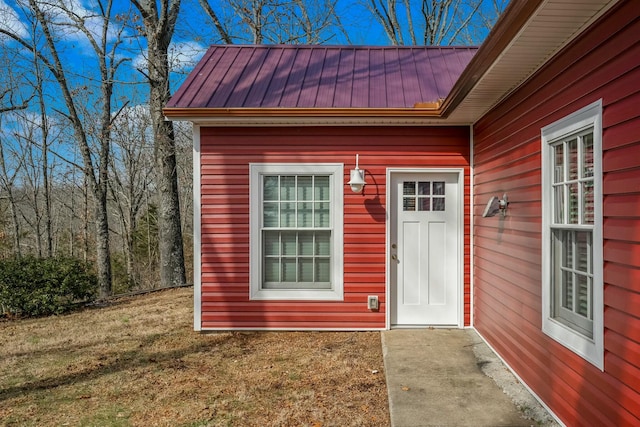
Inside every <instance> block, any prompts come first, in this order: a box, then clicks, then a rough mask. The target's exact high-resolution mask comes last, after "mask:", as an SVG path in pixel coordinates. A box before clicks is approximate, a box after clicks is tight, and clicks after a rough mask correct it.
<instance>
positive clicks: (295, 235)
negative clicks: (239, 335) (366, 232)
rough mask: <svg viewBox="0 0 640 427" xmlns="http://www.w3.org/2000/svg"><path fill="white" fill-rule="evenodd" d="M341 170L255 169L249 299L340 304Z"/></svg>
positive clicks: (303, 166) (255, 166)
mask: <svg viewBox="0 0 640 427" xmlns="http://www.w3.org/2000/svg"><path fill="white" fill-rule="evenodd" d="M342 177H343V166H342V165H341V164H340V165H338V164H320V165H307V164H252V165H251V189H250V192H251V209H250V223H251V224H250V226H251V266H250V268H251V295H252V298H254V299H341V298H342V271H343V269H342V252H343V251H342V186H343V184H342V182H341V179H342Z"/></svg>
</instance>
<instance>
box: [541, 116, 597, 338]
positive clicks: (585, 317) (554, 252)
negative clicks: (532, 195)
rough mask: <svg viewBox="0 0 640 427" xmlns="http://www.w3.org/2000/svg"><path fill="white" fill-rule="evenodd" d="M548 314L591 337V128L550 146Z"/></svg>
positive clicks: (592, 179) (592, 185) (592, 218)
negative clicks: (549, 306) (550, 223)
mask: <svg viewBox="0 0 640 427" xmlns="http://www.w3.org/2000/svg"><path fill="white" fill-rule="evenodd" d="M551 149H552V153H553V159H554V162H553V184H552V187H553V190H552V193H553V208H552V209H553V223H552V225H551V228H552V232H551V236H552V245H551V259H552V277H551V285H552V288H553V292H552V312H553V316H554V318H555V319H557V320H558V321H560V322H563V323H565V324H567V325H568V326H569V327H571V328H573V329H575V330H576V331H578V332H580V333H582V334H584V335H585V336H586V337H588V338H592V337H593V228H594V203H593V202H594V199H593V197H594V175H593V166H594V165H593V128H589V129H586V130H583V131H581V132H579V133H576V134H572V135H569V136H567V137H565V138H562V139H561V140H560V141H556V142H555V143H554V144H553V145H552V148H551Z"/></svg>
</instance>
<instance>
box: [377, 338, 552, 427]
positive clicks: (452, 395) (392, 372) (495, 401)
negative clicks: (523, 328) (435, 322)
mask: <svg viewBox="0 0 640 427" xmlns="http://www.w3.org/2000/svg"><path fill="white" fill-rule="evenodd" d="M382 351H383V356H384V366H385V373H386V379H387V389H388V392H389V408H390V413H391V426H392V427H415V426H532V425H536V426H538V425H544V426H551V425H557V424H555V422H554V421H553V419H552V418H551V417H550V416H549V414H548V413H547V412H546V411H545V410H544V409H543V408H542V407H541V406H540V405H539V403H538V402H537V400H535V399H534V398H533V396H531V394H530V393H529V392H528V391H527V390H526V389H525V388H524V387H523V386H522V385H521V384H520V383H519V382H518V381H517V380H516V378H515V377H514V376H513V375H512V374H511V372H510V371H508V370H507V368H506V367H505V366H504V365H503V364H502V362H501V361H500V360H499V359H498V358H497V357H496V356H495V354H494V353H493V352H492V351H491V350H490V349H489V347H488V346H487V345H486V344H485V343H484V341H482V340H481V338H480V337H479V336H478V334H477V333H476V332H475V331H474V330H472V329H398V330H391V331H385V332H383V333H382ZM491 364H493V366H494V370H495V366H496V364H497V371H498V373H499V375H500V376H501V377H502V378H498V379H497V380H498V382H499V383H503V384H501V386H503V387H504V386H506V387H507V388H511V389H513V390H516V391H511V392H509V391H508V390H505V392H509V393H510V394H512V395H514V394H515V395H518V396H515V395H514V396H512V397H509V396H507V394H505V392H503V390H502V389H501V387H500V386H498V384H496V381H494V380H493V379H492V378H490V377H488V376H487V375H485V373H484V372H483V370H485V371H486V369H487V368H489V367H490V366H489V365H491ZM505 383H506V384H505ZM513 398H515V399H516V401H518V405H516V403H515V402H514V400H512V399H513ZM536 406H537V407H536ZM519 407H520V408H522V409H519ZM527 415H528V416H529V417H531V418H530V419H527V418H525V416H527Z"/></svg>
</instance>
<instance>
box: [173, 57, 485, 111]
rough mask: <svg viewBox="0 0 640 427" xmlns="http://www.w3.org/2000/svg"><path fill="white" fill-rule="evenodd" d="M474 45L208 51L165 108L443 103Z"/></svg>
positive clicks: (307, 106) (329, 106)
mask: <svg viewBox="0 0 640 427" xmlns="http://www.w3.org/2000/svg"><path fill="white" fill-rule="evenodd" d="M476 50H477V48H476V47H467V46H465V47H441V46H420V47H416V46H412V47H398V46H393V47H390V46H376V47H362V46H301V45H286V46H285V45H272V46H269V45H251V46H241V45H224V46H212V47H210V48H209V50H208V51H207V53H206V54H205V55H204V57H203V58H202V60H201V61H200V62H199V63H198V65H197V66H196V67H195V69H194V70H193V71H192V72H191V74H190V75H189V76H188V77H187V79H186V81H185V82H184V83H183V84H182V86H181V87H180V88H179V89H178V91H177V92H176V93H175V94H174V95H173V97H172V98H171V100H170V101H169V103H168V104H167V107H169V108H412V107H414V105H415V104H417V103H425V102H436V101H438V100H439V99H443V98H445V97H446V96H447V95H448V93H449V91H450V90H451V88H452V87H453V84H454V83H455V81H456V80H457V79H458V77H459V76H460V74H461V73H462V71H463V70H464V68H465V67H466V66H467V64H468V63H469V61H470V60H471V58H472V57H473V55H474V54H475V52H476Z"/></svg>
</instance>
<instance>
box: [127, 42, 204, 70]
mask: <svg viewBox="0 0 640 427" xmlns="http://www.w3.org/2000/svg"><path fill="white" fill-rule="evenodd" d="M206 50H207V49H206V47H204V46H203V45H201V44H200V43H196V42H194V41H187V42H174V43H172V44H171V46H169V67H171V71H173V72H185V71H188V70H190V69H191V68H193V67H194V66H195V65H196V63H197V62H198V61H199V60H200V58H202V55H204V53H205V51H206ZM133 66H134V67H135V68H137V69H140V70H146V69H147V52H143V53H141V54H140V55H138V56H136V57H135V58H134V59H133Z"/></svg>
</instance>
